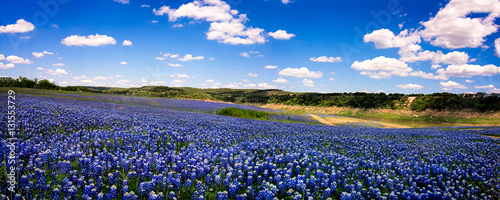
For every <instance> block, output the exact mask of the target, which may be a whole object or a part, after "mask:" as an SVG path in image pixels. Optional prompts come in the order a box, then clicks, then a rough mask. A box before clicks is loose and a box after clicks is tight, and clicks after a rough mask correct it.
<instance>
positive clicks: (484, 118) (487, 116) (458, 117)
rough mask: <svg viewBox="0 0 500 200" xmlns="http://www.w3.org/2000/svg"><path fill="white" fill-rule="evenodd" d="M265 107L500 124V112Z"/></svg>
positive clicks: (419, 122) (434, 122)
mask: <svg viewBox="0 0 500 200" xmlns="http://www.w3.org/2000/svg"><path fill="white" fill-rule="evenodd" d="M262 107H264V108H272V109H280V110H287V111H289V112H292V113H296V114H303V113H317V114H329V115H340V116H346V117H355V118H361V119H367V120H380V121H383V122H390V123H395V124H400V125H405V126H409V127H435V126H461V125H467V126H468V125H472V126H474V125H481V126H483V125H484V126H496V125H500V113H499V112H497V113H477V112H467V111H456V112H451V111H428V110H427V111H421V112H417V111H411V110H390V109H359V108H339V107H318V106H289V105H282V104H268V105H264V106H262Z"/></svg>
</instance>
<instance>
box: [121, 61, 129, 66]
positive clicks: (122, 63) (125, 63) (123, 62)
mask: <svg viewBox="0 0 500 200" xmlns="http://www.w3.org/2000/svg"><path fill="white" fill-rule="evenodd" d="M120 65H128V63H127V62H125V61H122V62H121V63H120Z"/></svg>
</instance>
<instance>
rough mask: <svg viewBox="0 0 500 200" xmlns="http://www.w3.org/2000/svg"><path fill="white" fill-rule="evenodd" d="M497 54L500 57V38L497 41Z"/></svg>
mask: <svg viewBox="0 0 500 200" xmlns="http://www.w3.org/2000/svg"><path fill="white" fill-rule="evenodd" d="M495 53H496V55H497V56H498V57H500V38H498V39H496V40H495Z"/></svg>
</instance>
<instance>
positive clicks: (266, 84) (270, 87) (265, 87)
mask: <svg viewBox="0 0 500 200" xmlns="http://www.w3.org/2000/svg"><path fill="white" fill-rule="evenodd" d="M259 88H263V89H274V88H277V87H276V86H274V85H270V84H269V83H259Z"/></svg>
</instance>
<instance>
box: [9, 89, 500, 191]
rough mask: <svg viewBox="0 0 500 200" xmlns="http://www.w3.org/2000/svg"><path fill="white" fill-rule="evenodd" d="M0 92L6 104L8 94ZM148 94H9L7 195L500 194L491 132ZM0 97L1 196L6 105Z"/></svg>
mask: <svg viewBox="0 0 500 200" xmlns="http://www.w3.org/2000/svg"><path fill="white" fill-rule="evenodd" d="M0 97H1V98H2V103H4V104H3V105H6V102H4V101H7V96H1V95H0ZM113 101H117V100H116V99H115V100H113ZM181 102H185V101H181ZM156 103H157V104H158V106H151V104H143V105H141V104H134V105H130V104H128V103H117V102H106V101H94V100H93V101H89V100H81V99H75V98H66V97H65V98H59V97H47V96H36V95H21V94H18V95H17V96H16V106H17V108H16V113H17V116H16V117H17V119H18V120H19V121H18V126H19V132H18V135H16V137H17V138H18V140H17V143H16V145H17V151H16V154H17V156H18V158H17V164H18V165H17V166H18V169H17V173H18V174H19V176H18V177H17V178H16V180H17V188H16V191H17V197H21V196H22V197H25V198H26V199H33V198H36V199H64V198H66V199H189V200H191V199H195V200H197V199H217V200H219V199H220V200H222V199H237V200H243V199H261V200H264V199H265V200H274V199H499V198H500V193H499V192H500V139H496V140H495V139H492V138H489V137H486V136H482V135H479V134H475V133H472V132H470V131H463V130H449V131H443V130H438V129H377V128H355V127H352V128H351V127H331V126H324V125H313V124H304V123H282V122H276V121H261V120H250V119H240V118H231V117H225V116H218V115H215V114H208V113H199V112H188V111H183V110H180V109H178V108H181V107H182V103H178V104H175V103H172V101H168V102H167V103H169V104H172V105H166V104H167V103H165V102H163V103H162V102H161V101H160V102H156ZM211 103H212V102H191V103H189V102H188V103H185V105H189V106H188V107H187V108H186V110H189V109H191V107H190V106H192V105H199V106H200V107H209V106H210V105H213V104H211ZM174 104H175V105H174ZM205 104H206V105H205ZM170 107H172V108H173V107H175V108H177V109H172V108H170ZM0 108H1V110H0V113H1V114H0V117H1V118H2V121H0V130H1V134H2V135H0V136H1V138H2V143H1V149H2V150H1V151H0V157H1V160H0V163H1V164H2V170H1V172H2V179H1V181H0V188H1V195H0V196H3V197H5V196H8V195H10V192H9V191H8V186H9V185H8V183H7V182H6V175H5V174H6V171H7V169H9V168H10V165H9V164H8V163H7V154H8V153H9V147H8V142H7V138H8V135H7V124H6V123H7V120H4V119H6V118H7V114H6V113H7V108H6V106H1V107H0ZM214 108H215V107H214ZM488 131H490V132H492V133H490V134H493V135H494V134H496V133H498V129H496V130H495V129H489V130H488ZM488 131H485V132H488ZM479 132H480V131H479ZM0 198H1V197H0Z"/></svg>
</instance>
